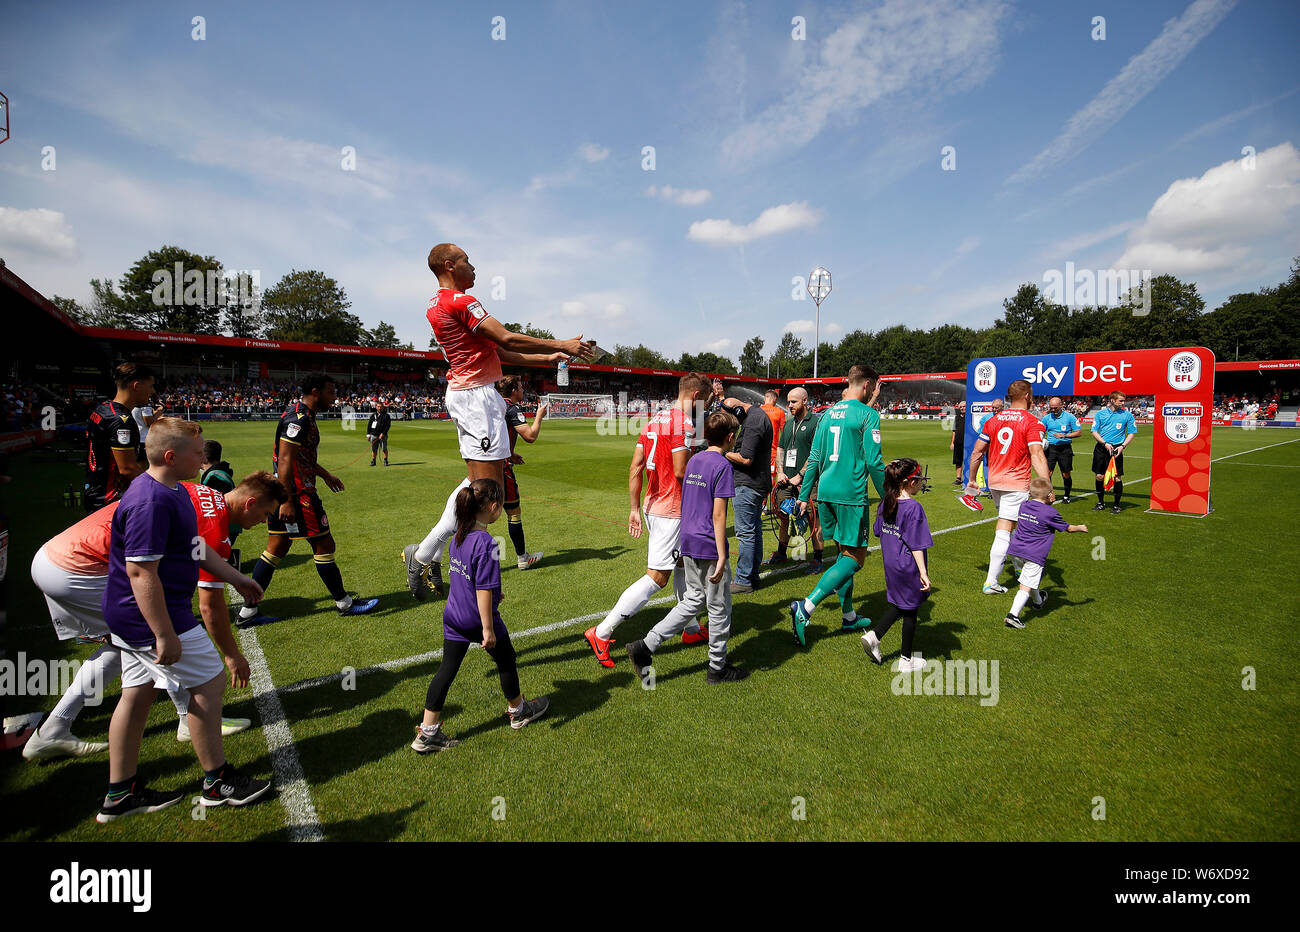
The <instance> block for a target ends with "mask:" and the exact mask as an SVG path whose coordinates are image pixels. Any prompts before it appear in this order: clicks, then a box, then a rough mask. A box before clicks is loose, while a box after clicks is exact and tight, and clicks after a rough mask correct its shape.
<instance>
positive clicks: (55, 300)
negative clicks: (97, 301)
mask: <svg viewBox="0 0 1300 932" xmlns="http://www.w3.org/2000/svg"><path fill="white" fill-rule="evenodd" d="M50 303H51V304H53V305H54V306H55V307H57V308H58V309H59V310H61V311H62V312H63V313H65V314H67V315H68V316H69V317H71V318H72V321H73V323H77V324H84V323H85V322H86V311H85V310H84V309H83V308H82V306H81V305H80V304H79V303H78V302H77V299H76V298H63V297H60V296H59V295H56V294H53V295H50Z"/></svg>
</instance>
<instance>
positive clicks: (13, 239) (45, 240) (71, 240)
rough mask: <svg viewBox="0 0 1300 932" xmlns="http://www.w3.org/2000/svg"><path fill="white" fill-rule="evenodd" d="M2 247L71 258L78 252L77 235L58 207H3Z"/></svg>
mask: <svg viewBox="0 0 1300 932" xmlns="http://www.w3.org/2000/svg"><path fill="white" fill-rule="evenodd" d="M0 249H13V250H16V251H19V252H25V253H33V254H35V255H38V256H48V257H52V258H56V259H67V258H71V257H72V256H74V255H76V252H77V238H76V236H74V235H73V233H72V227H70V226H69V225H68V222H67V220H65V219H64V216H63V214H62V213H61V212H59V211H57V210H46V209H45V208H43V207H37V208H34V209H32V210H20V209H19V208H17V207H0Z"/></svg>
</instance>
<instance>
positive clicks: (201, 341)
mask: <svg viewBox="0 0 1300 932" xmlns="http://www.w3.org/2000/svg"><path fill="white" fill-rule="evenodd" d="M0 284H3V285H5V286H8V287H9V288H11V289H13V290H14V291H15V292H17V293H18V295H19V296H20V297H22V298H24V299H25V300H27V301H29V302H30V303H31V304H33V305H35V306H36V307H38V308H40V309H41V310H42V311H44V312H45V313H47V314H49V315H50V316H51V317H53V318H54V319H55V320H57V321H58V322H59V323H61V324H63V325H64V326H66V327H67V328H68V329H70V330H72V331H74V332H75V333H78V334H80V335H82V336H85V337H89V338H91V339H95V340H138V341H141V342H146V343H156V344H166V343H173V344H180V345H184V346H212V347H222V348H226V349H243V350H259V349H267V350H280V351H287V352H298V353H320V354H323V355H328V356H357V357H362V358H372V359H418V360H421V361H423V362H436V363H443V364H445V363H446V361H447V358H446V356H444V355H443V354H442V351H441V350H438V351H432V350H408V349H380V348H377V347H370V346H341V345H334V344H330V343H298V342H294V341H292V340H250V339H245V338H240V337H217V336H200V335H197V334H193V333H163V332H159V331H152V330H113V329H110V328H106V327H83V326H81V325H80V324H77V323H76V322H75V321H73V320H72V318H70V317H68V315H67V314H64V313H63V312H62V311H60V310H59V309H58V308H57V307H55V306H54V305H53V304H52V303H51V302H50V301H49V299H47V298H46V297H45V296H44V295H42V294H41V293H40V292H38V291H37V290H36V289H34V288H32V286H31V285H28V284H27V283H26V282H25V281H23V280H22V279H21V278H19V277H18V276H17V275H15V274H14V273H13V271H12V270H11V269H8V268H6V267H5V266H4V265H0ZM570 368H571V369H574V370H588V371H592V372H612V373H621V374H626V375H651V376H661V377H673V376H682V375H685V374H686V373H685V372H684V371H682V370H678V369H636V368H632V367H630V366H604V365H598V364H595V363H578V362H575V363H572V364H571V366H570ZM1280 369H1300V359H1266V360H1250V361H1239V362H1216V363H1215V364H1214V371H1215V372H1267V371H1271V370H1280ZM705 375H708V376H715V375H716V376H717V377H719V378H725V379H728V380H730V381H740V382H759V383H762V384H766V385H837V384H839V383H842V382H844V381H845V377H844V376H839V377H832V378H817V379H812V378H805V379H773V378H765V377H763V376H750V375H729V374H726V373H713V372H706V373H705ZM880 379H881V381H882V382H894V381H919V380H921V379H955V380H957V381H961V382H964V381H965V380H966V373H965V371H961V372H911V373H900V374H896V375H882V376H881V377H880Z"/></svg>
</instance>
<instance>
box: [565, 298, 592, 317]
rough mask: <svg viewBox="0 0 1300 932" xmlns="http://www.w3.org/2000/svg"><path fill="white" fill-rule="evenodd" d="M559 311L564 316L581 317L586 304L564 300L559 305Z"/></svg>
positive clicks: (585, 310)
mask: <svg viewBox="0 0 1300 932" xmlns="http://www.w3.org/2000/svg"><path fill="white" fill-rule="evenodd" d="M560 313H561V314H563V315H564V316H565V317H582V316H584V315H586V313H587V305H585V304H583V303H582V302H581V301H565V302H564V303H563V304H561V305H560Z"/></svg>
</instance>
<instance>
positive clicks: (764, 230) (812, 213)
mask: <svg viewBox="0 0 1300 932" xmlns="http://www.w3.org/2000/svg"><path fill="white" fill-rule="evenodd" d="M821 216H822V212H821V211H819V210H816V209H814V208H812V207H809V206H808V202H807V201H795V202H794V203H791V204H780V205H778V206H776V207H769V208H767V210H765V211H763V212H762V213H761V214H759V215H758V217H757V218H756V219H754V220H752V221H751V222H749V223H746V224H744V225H743V226H742V225H738V224H735V223H732V222H731V221H730V220H697V221H696V222H695V223H692V224H691V228H690V229H689V230H688V231H687V233H686V237H687V239H693V240H696V241H698V242H701V243H711V244H713V245H715V246H730V245H738V244H741V243H749V242H753V241H754V240H756V239H759V238H761V237H764V236H774V235H776V234H778V233H788V232H790V231H791V230H798V229H803V228H806V227H813V226H816V225H817V222H818V221H819V220H820V219H821Z"/></svg>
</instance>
